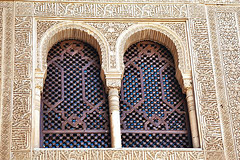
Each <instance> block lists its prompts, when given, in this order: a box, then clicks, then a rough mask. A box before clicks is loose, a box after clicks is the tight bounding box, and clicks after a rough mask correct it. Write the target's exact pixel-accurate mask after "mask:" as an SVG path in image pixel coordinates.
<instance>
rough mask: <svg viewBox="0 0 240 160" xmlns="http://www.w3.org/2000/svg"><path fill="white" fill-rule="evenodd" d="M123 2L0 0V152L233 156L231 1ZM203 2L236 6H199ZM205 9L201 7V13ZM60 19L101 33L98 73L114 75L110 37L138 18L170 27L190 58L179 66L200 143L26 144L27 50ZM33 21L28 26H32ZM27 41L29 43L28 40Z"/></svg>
mask: <svg viewBox="0 0 240 160" xmlns="http://www.w3.org/2000/svg"><path fill="white" fill-rule="evenodd" d="M66 1H67V0H66ZM124 1H125V2H131V3H129V4H128V3H121V2H116V3H109V2H110V1H108V2H105V3H102V2H104V1H101V3H96V2H93V1H91V0H90V1H88V2H81V3H79V2H74V3H62V2H59V3H58V2H56V1H54V2H43V1H42V2H14V4H15V8H14V5H13V3H12V2H0V22H1V24H0V43H2V44H1V46H2V48H1V50H0V51H1V53H2V54H1V56H0V59H1V61H0V73H1V77H0V80H1V85H0V88H1V94H2V96H1V98H0V99H1V112H2V113H1V120H0V122H1V129H0V133H1V138H0V142H1V145H0V149H1V151H0V153H1V154H0V159H10V158H11V159H21V160H23V159H24V160H27V159H36V160H43V159H49V160H51V159H72V160H73V159H74V160H77V159H169V160H175V159H199V160H201V159H210V160H211V159H214V160H216V159H240V150H239V148H240V139H239V137H240V136H239V135H240V133H239V130H240V129H239V126H240V118H239V117H240V115H239V112H240V111H239V106H240V99H239V97H240V83H239V81H240V80H239V77H240V76H239V75H240V73H239V68H240V64H239V62H240V60H239V59H240V57H239V53H240V46H239V45H240V41H239V37H240V32H239V28H240V26H239V24H240V23H239V22H240V9H239V7H238V8H237V7H236V6H237V5H239V2H238V0H211V1H205V0H195V1H190V0H184V1H181V2H180V0H161V1H158V3H151V2H156V0H150V1H148V2H149V3H147V2H146V1H145V0H124ZM136 2H142V3H136ZM162 2H169V4H164V3H162ZM199 3H201V4H199ZM205 3H208V4H214V3H219V4H221V3H224V4H236V6H234V5H232V7H220V6H215V7H211V6H209V7H206V6H205V5H204V4H205ZM206 8H209V12H208V13H206V12H205V10H206ZM200 11H201V12H200ZM14 15H15V16H14ZM207 18H208V19H207ZM138 20H139V21H138ZM113 21H114V22H113ZM140 21H141V22H140ZM153 21H156V22H153ZM166 21H169V22H166ZM170 21H171V22H170ZM67 22H76V23H81V24H84V25H86V26H89V27H92V28H93V30H94V31H96V32H97V33H99V35H101V36H102V39H104V40H105V41H106V43H104V44H103V45H102V46H105V47H106V48H108V49H106V50H107V51H109V53H107V51H106V50H101V51H102V52H105V53H106V55H105V56H103V60H102V61H103V63H102V64H103V68H105V71H106V73H108V72H109V73H111V74H112V75H114V74H113V73H116V74H117V75H114V76H116V77H117V76H119V75H118V74H120V73H121V68H120V67H121V65H120V61H121V59H120V55H117V54H116V50H117V48H116V42H117V39H118V38H119V36H120V35H121V34H122V33H123V32H124V31H126V30H127V29H128V28H129V27H131V26H133V25H138V24H141V23H142V22H144V23H146V24H154V25H159V26H161V27H166V28H168V29H169V30H171V31H172V32H175V33H176V35H177V37H180V38H179V39H181V42H182V45H183V46H185V52H186V53H187V54H189V56H187V57H190V59H186V61H187V62H189V63H188V64H184V65H186V66H187V67H189V68H191V69H192V70H193V72H192V73H193V80H194V89H195V101H196V106H197V108H196V110H197V115H198V122H199V129H200V130H199V133H200V137H201V143H202V144H201V146H202V147H201V148H200V149H186V150H184V149H172V150H171V149H169V150H168V149H96V150H95V149H63V150H54V149H34V148H33V146H32V142H31V140H32V137H33V135H32V127H33V119H32V116H33V114H32V106H33V105H32V104H34V103H32V99H33V97H32V95H33V94H32V93H33V86H34V82H35V79H34V77H33V70H34V69H35V68H37V67H36V66H35V61H33V60H34V59H36V60H38V61H36V64H39V63H40V60H39V57H41V56H39V55H36V53H37V52H36V53H35V52H33V50H36V51H37V46H39V43H40V40H41V38H42V37H43V36H44V34H46V33H48V31H49V29H53V31H54V27H55V26H57V25H60V24H63V23H67ZM35 24H36V28H33V26H34V25H35ZM209 25H210V28H209ZM1 26H2V28H1ZM55 29H56V28H55ZM55 31H56V30H55ZM86 31H89V30H86ZM134 32H135V31H133V32H132V33H134ZM209 33H211V34H209ZM35 35H36V36H35ZM33 38H36V39H33ZM210 38H211V41H210ZM34 41H36V45H33V44H35V43H34ZM210 42H211V43H210ZM14 48H15V50H13V49H14ZM13 53H14V55H13ZM1 62H2V63H1ZM106 73H105V74H106ZM111 74H109V75H111ZM114 76H113V77H114ZM116 77H115V78H116ZM116 79H118V80H117V81H115V80H114V78H113V79H109V80H108V81H107V84H108V85H109V86H113V87H119V85H120V80H119V77H118V78H116ZM38 85H43V84H38ZM38 96H39V95H38Z"/></svg>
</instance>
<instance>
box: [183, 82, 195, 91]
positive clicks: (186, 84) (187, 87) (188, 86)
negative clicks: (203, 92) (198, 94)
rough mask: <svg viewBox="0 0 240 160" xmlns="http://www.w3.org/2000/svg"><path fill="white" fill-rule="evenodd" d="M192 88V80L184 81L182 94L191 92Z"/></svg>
mask: <svg viewBox="0 0 240 160" xmlns="http://www.w3.org/2000/svg"><path fill="white" fill-rule="evenodd" d="M192 88H193V84H192V79H184V80H183V92H184V93H186V92H187V91H188V90H192Z"/></svg>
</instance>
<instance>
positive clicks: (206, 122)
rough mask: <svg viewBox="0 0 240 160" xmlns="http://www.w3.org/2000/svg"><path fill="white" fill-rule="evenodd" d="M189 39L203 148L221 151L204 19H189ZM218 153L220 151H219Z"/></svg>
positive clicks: (218, 121)
mask: <svg viewBox="0 0 240 160" xmlns="http://www.w3.org/2000/svg"><path fill="white" fill-rule="evenodd" d="M191 41H192V51H193V59H194V63H193V65H194V70H193V73H194V74H195V76H194V79H195V80H194V81H195V82H197V83H196V91H197V96H196V97H197V103H196V104H198V105H197V106H199V111H200V114H201V117H200V124H201V130H202V131H203V148H204V150H208V151H213V150H214V151H222V150H223V144H222V133H221V125H220V119H219V111H218V107H217V100H216V88H215V83H214V75H213V67H212V59H211V54H210V44H209V37H208V27H207V22H206V20H205V19H192V20H191ZM207 154H208V153H207ZM219 154H222V153H221V152H219ZM222 156H223V155H222ZM209 158H211V157H209Z"/></svg>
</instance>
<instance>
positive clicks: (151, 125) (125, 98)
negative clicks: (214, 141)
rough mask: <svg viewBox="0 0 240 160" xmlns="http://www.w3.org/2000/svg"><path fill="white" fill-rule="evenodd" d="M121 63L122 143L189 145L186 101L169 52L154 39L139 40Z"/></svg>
mask: <svg viewBox="0 0 240 160" xmlns="http://www.w3.org/2000/svg"><path fill="white" fill-rule="evenodd" d="M124 64H125V72H124V77H123V80H122V87H121V93H120V111H121V128H122V130H121V132H122V146H123V147H152V148H154V147H158V148H160V147H162V148H187V147H191V135H190V128H189V120H188V112H187V106H186V100H185V96H184V95H183V94H182V90H181V88H180V85H179V84H178V81H177V80H176V78H175V68H174V60H173V57H172V55H171V53H170V51H169V50H168V49H167V48H166V47H164V46H162V45H160V44H158V43H155V42H151V41H142V42H138V43H136V44H133V45H131V46H130V47H129V49H128V50H127V51H126V53H125V54H124Z"/></svg>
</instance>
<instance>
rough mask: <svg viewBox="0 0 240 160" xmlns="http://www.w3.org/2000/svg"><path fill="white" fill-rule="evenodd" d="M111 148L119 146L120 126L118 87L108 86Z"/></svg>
mask: <svg viewBox="0 0 240 160" xmlns="http://www.w3.org/2000/svg"><path fill="white" fill-rule="evenodd" d="M108 101H109V114H110V129H111V143H112V148H121V128H120V113H119V95H118V89H116V88H110V89H109V93H108Z"/></svg>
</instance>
